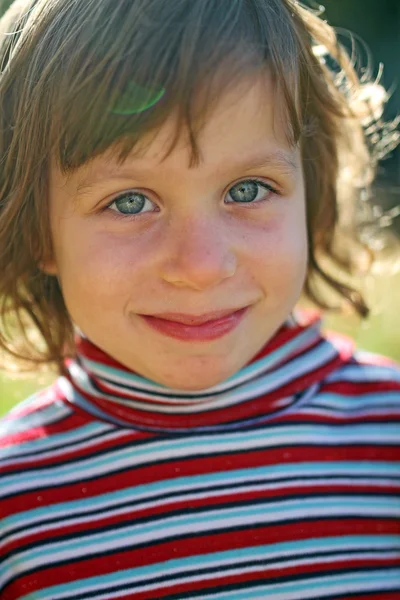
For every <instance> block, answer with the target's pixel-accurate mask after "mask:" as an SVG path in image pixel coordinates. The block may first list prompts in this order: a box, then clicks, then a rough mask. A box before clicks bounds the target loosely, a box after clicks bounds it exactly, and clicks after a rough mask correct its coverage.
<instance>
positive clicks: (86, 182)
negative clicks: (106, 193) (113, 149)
mask: <svg viewBox="0 0 400 600" xmlns="http://www.w3.org/2000/svg"><path fill="white" fill-rule="evenodd" d="M268 167H269V168H274V169H275V170H276V171H279V172H280V173H282V174H283V175H294V174H296V172H297V171H298V169H299V164H298V161H297V160H296V153H295V152H294V151H287V150H284V149H276V150H273V151H268V152H265V151H264V152H260V153H258V154H256V155H254V156H252V157H248V158H245V159H243V160H240V161H238V162H236V163H235V162H230V163H229V167H228V168H229V171H250V170H253V169H265V168H268ZM194 168H198V165H196V166H195V167H194ZM150 170H151V172H152V173H153V174H154V170H153V168H151V169H149V168H147V167H145V168H141V169H138V168H137V167H134V166H130V167H116V168H114V167H113V168H112V169H111V170H108V169H107V166H105V165H103V166H102V167H99V169H98V173H94V174H93V175H92V176H91V177H90V176H89V177H86V178H84V179H83V180H81V181H80V183H79V184H78V186H77V193H78V195H84V194H85V192H87V191H89V190H90V189H92V188H93V187H94V186H96V185H99V184H101V183H103V182H104V181H112V180H114V179H115V180H118V179H138V178H140V177H143V176H144V174H145V173H146V172H149V171H150ZM226 170H228V169H226Z"/></svg>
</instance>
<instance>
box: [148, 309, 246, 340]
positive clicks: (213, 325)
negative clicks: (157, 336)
mask: <svg viewBox="0 0 400 600" xmlns="http://www.w3.org/2000/svg"><path fill="white" fill-rule="evenodd" d="M248 308H249V307H248V306H246V307H244V308H241V309H237V310H235V309H233V310H224V311H214V312H212V313H206V314H203V315H187V314H182V313H162V314H158V315H139V316H140V317H141V318H142V319H143V320H144V321H145V322H146V323H147V325H149V326H150V327H151V328H152V329H155V330H156V331H158V332H159V333H162V334H163V335H166V336H168V337H172V338H175V339H179V340H182V341H197V342H201V341H211V340H215V339H218V338H220V337H222V336H224V335H226V334H228V333H230V332H231V331H233V329H235V328H236V327H237V326H238V325H239V323H240V322H241V321H242V319H243V317H244V316H245V314H246V313H247V310H248Z"/></svg>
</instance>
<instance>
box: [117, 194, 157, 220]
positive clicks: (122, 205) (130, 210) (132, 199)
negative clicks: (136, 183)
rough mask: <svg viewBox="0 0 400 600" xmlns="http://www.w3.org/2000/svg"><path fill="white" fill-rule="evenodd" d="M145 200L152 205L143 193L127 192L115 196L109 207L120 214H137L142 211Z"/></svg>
mask: <svg viewBox="0 0 400 600" xmlns="http://www.w3.org/2000/svg"><path fill="white" fill-rule="evenodd" d="M146 202H148V203H150V204H151V205H152V203H151V202H150V200H149V199H148V198H147V196H145V195H144V194H141V193H140V192H127V193H126V194H123V195H121V196H119V197H118V198H116V200H114V202H112V203H111V204H110V205H109V208H110V209H111V210H113V211H114V212H116V213H119V214H122V215H137V214H140V213H141V212H142V211H143V208H144V207H145V205H146ZM143 212H148V211H143Z"/></svg>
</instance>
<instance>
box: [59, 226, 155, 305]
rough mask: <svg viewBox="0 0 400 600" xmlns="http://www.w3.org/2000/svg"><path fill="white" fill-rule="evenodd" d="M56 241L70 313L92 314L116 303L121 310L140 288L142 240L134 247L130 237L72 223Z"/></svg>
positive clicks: (141, 279) (142, 265)
mask: <svg viewBox="0 0 400 600" xmlns="http://www.w3.org/2000/svg"><path fill="white" fill-rule="evenodd" d="M58 241H59V243H58V245H57V246H56V258H57V263H58V273H59V279H60V283H61V287H62V290H63V294H64V297H65V300H66V304H67V307H68V308H69V310H70V312H75V311H76V308H77V307H79V310H82V309H85V307H86V309H87V308H88V307H89V308H90V310H93V311H95V310H96V308H102V309H104V308H107V307H111V306H114V307H115V305H116V304H115V303H116V302H117V303H118V305H119V306H120V305H121V303H122V304H124V303H125V302H126V301H127V300H128V295H129V294H131V293H132V287H136V289H140V288H141V287H142V284H143V283H144V281H143V277H142V276H141V273H143V269H144V268H145V262H146V261H145V260H144V258H143V257H144V256H145V255H146V252H147V250H146V249H145V248H143V243H142V242H143V239H141V240H140V243H135V241H134V240H133V239H132V236H116V235H114V234H111V233H107V232H101V233H99V232H91V231H90V228H85V229H83V228H79V224H77V223H76V226H74V224H73V222H71V224H70V226H69V227H67V228H65V231H64V232H62V235H60V236H59V238H58ZM136 279H137V280H138V281H136ZM140 282H141V283H140ZM135 284H140V285H136V286H135ZM86 309H85V310H86Z"/></svg>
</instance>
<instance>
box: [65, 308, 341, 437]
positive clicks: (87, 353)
mask: <svg viewBox="0 0 400 600" xmlns="http://www.w3.org/2000/svg"><path fill="white" fill-rule="evenodd" d="M301 320H302V322H301V323H300V319H299V315H297V318H293V319H292V318H291V319H290V320H288V321H287V322H286V323H285V324H284V325H283V326H282V327H281V328H280V329H279V331H278V332H277V333H276V334H275V336H274V337H273V338H272V339H271V340H270V341H269V342H268V343H267V344H266V345H265V346H264V347H263V348H262V350H261V351H260V352H258V353H257V354H256V356H254V357H253V359H252V360H251V361H250V362H249V363H248V364H247V365H245V366H244V367H243V368H242V369H241V370H240V371H238V372H237V373H235V374H234V375H233V376H232V377H230V378H229V379H227V380H225V381H223V382H221V383H219V384H218V385H215V386H213V387H210V388H207V389H204V390H201V391H193V392H191V391H186V390H185V391H182V390H174V389H171V388H168V387H165V386H163V385H160V384H158V383H155V382H154V381H151V380H149V379H146V378H144V377H141V376H140V375H138V374H137V373H135V372H134V371H131V370H129V369H128V368H126V367H124V366H123V365H121V364H120V363H118V362H117V361H115V360H114V359H113V358H111V357H110V356H108V355H107V354H105V353H104V352H103V351H102V350H100V349H99V348H98V347H96V346H95V345H94V344H92V343H91V342H90V341H89V340H88V339H87V338H85V337H84V336H83V335H78V336H77V338H76V348H77V356H76V358H75V359H73V360H69V361H67V363H66V367H67V376H66V377H63V378H61V379H60V380H59V382H58V385H59V386H60V387H61V389H62V392H63V394H64V396H66V398H67V400H69V401H70V402H73V403H74V404H76V405H77V406H79V407H80V408H81V409H84V410H85V411H87V412H89V413H91V414H92V415H94V416H96V417H97V418H100V419H102V420H106V421H109V422H112V423H115V424H116V425H119V426H122V427H131V428H138V429H145V430H151V431H163V432H165V433H168V432H179V431H181V432H187V431H192V430H196V431H216V430H229V429H238V428H241V427H248V426H250V425H257V424H261V423H263V422H265V421H268V420H270V419H272V418H275V417H277V416H280V415H282V414H284V413H287V412H288V411H290V410H292V409H293V407H294V406H295V405H298V403H302V402H304V401H305V400H306V399H307V398H309V397H310V396H312V395H314V394H315V393H316V391H317V390H318V386H319V383H320V382H321V380H322V379H324V378H325V377H326V376H327V375H328V374H329V373H330V372H331V371H332V370H334V369H335V368H337V367H338V366H339V365H340V364H341V363H342V362H344V361H346V360H348V359H349V356H350V355H351V353H352V347H351V345H349V344H345V345H342V346H341V347H340V348H339V347H338V346H337V345H334V344H333V343H332V342H330V341H328V340H327V339H326V338H324V337H323V336H322V335H321V332H320V321H319V318H318V317H317V316H316V315H313V316H312V317H311V318H310V317H309V318H308V319H307V320H306V321H304V315H303V316H302V318H301Z"/></svg>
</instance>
